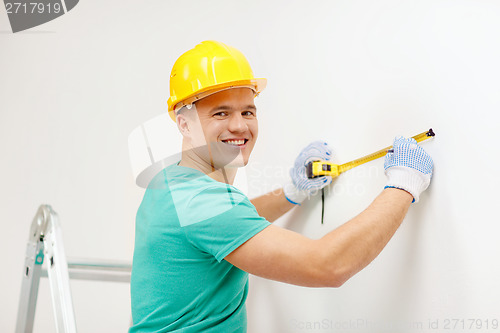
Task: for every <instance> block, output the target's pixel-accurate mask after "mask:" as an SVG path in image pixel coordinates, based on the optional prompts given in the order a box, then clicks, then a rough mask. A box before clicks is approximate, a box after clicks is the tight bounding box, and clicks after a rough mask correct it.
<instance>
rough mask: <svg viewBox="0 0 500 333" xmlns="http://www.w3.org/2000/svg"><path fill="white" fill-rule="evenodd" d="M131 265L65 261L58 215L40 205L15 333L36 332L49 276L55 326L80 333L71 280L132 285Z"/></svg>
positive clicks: (63, 331)
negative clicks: (37, 313) (42, 282)
mask: <svg viewBox="0 0 500 333" xmlns="http://www.w3.org/2000/svg"><path fill="white" fill-rule="evenodd" d="M131 271H132V264H131V263H130V262H124V261H96V260H92V261H89V260H70V261H69V262H68V261H66V255H65V253H64V246H63V241H62V232H61V227H60V224H59V220H58V217H57V214H56V213H55V212H54V211H53V210H52V207H50V206H49V205H41V206H40V207H39V208H38V211H37V213H36V215H35V218H34V219H33V222H32V223H31V228H30V234H29V238H28V245H27V248H26V258H25V264H24V268H23V282H22V285H21V298H20V301H19V309H18V313H17V324H16V333H26V332H32V331H33V324H34V319H35V310H36V301H37V296H38V286H39V284H40V278H41V277H48V279H49V283H50V292H51V298H52V306H53V310H54V316H55V325H56V330H57V332H58V333H73V332H77V330H76V322H75V314H74V309H73V301H72V298H71V289H70V283H69V281H70V278H71V279H81V280H94V281H113V282H127V283H128V282H130V274H131Z"/></svg>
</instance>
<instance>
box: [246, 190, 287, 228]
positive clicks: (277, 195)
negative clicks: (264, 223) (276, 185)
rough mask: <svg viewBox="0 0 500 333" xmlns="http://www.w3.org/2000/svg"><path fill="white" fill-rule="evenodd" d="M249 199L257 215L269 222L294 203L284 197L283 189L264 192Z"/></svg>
mask: <svg viewBox="0 0 500 333" xmlns="http://www.w3.org/2000/svg"><path fill="white" fill-rule="evenodd" d="M250 201H251V202H252V204H253V205H254V206H255V208H256V209H257V212H258V213H259V215H260V216H262V217H264V218H265V219H266V220H268V221H269V222H274V221H275V220H277V219H278V218H279V217H280V216H282V215H283V214H285V213H286V212H288V211H289V210H290V209H292V208H293V207H295V205H294V204H292V203H291V202H289V201H288V200H287V199H286V197H285V194H284V193H283V189H279V190H275V191H272V192H269V193H266V194H264V195H261V196H260V197H257V198H255V199H252V200H250Z"/></svg>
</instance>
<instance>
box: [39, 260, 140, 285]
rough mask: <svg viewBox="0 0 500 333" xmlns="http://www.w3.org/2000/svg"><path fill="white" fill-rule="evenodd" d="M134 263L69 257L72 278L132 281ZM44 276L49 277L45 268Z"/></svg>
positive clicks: (69, 269) (42, 274)
mask: <svg viewBox="0 0 500 333" xmlns="http://www.w3.org/2000/svg"><path fill="white" fill-rule="evenodd" d="M131 272H132V264H131V263H130V262H127V261H119V260H114V261H104V260H95V259H92V260H90V259H71V260H70V259H68V273H69V278H70V279H75V280H92V281H107V282H127V283H128V282H130V275H131ZM41 276H42V277H48V272H47V270H46V269H45V268H44V269H42V273H41Z"/></svg>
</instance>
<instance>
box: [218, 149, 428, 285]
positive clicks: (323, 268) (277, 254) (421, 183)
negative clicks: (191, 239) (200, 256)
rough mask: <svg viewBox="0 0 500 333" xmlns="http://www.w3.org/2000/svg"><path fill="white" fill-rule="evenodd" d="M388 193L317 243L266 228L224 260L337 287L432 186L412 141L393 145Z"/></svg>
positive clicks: (425, 156) (289, 278)
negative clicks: (421, 194)
mask: <svg viewBox="0 0 500 333" xmlns="http://www.w3.org/2000/svg"><path fill="white" fill-rule="evenodd" d="M385 168H386V174H387V176H388V183H387V186H386V189H384V190H383V191H382V193H381V194H380V195H379V196H378V197H377V198H376V199H375V200H374V202H373V203H372V204H371V205H370V206H369V207H368V208H367V209H366V210H364V211H363V212H362V213H361V214H359V215H358V216H356V217H355V218H353V219H352V220H350V221H348V222H347V223H345V224H343V225H342V226H340V227H339V228H337V229H335V230H333V231H332V232H330V233H328V234H327V235H325V236H324V237H322V238H321V239H318V240H312V239H309V238H307V237H304V236H302V235H300V234H298V233H295V232H292V231H289V230H285V229H282V228H279V227H276V226H272V225H271V226H269V227H267V228H266V229H264V230H263V231H261V232H260V233H258V234H257V235H255V236H254V237H252V238H251V239H250V240H248V241H247V242H246V243H244V244H243V245H241V246H240V247H239V248H237V249H236V250H234V251H233V252H232V253H230V254H229V255H228V256H226V258H225V259H226V260H227V261H228V262H230V263H232V264H233V265H235V266H237V267H239V268H241V269H242V270H245V271H247V272H249V273H251V274H254V275H258V276H261V277H264V278H268V279H272V280H277V281H282V282H286V283H291V284H296V285H301V286H310V287H339V286H341V285H342V284H343V283H344V282H345V281H347V280H348V279H349V278H350V277H351V276H353V275H354V274H356V273H357V272H359V271H360V270H361V269H363V268H364V267H365V266H366V265H368V264H369V263H370V262H371V261H372V260H373V259H374V258H376V257H377V255H378V254H379V253H380V252H381V251H382V249H383V248H384V247H385V245H386V244H387V242H388V241H389V240H390V239H391V237H392V236H393V235H394V233H395V232H396V230H397V229H398V227H399V225H400V224H401V222H402V220H403V219H404V216H405V215H406V213H407V210H408V207H409V206H410V204H411V202H412V200H415V201H418V198H419V195H420V193H421V192H422V191H424V190H425V189H426V188H427V186H428V185H429V183H430V178H431V175H432V159H431V158H430V156H429V155H428V154H427V153H425V151H423V149H422V148H420V147H418V146H417V144H416V143H414V142H411V141H409V140H407V141H404V140H403V141H395V142H394V153H391V154H388V156H387V157H386V163H385Z"/></svg>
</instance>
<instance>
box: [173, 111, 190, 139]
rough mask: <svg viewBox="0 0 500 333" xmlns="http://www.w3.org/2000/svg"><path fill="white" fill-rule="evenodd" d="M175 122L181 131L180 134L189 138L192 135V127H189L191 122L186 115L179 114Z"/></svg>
mask: <svg viewBox="0 0 500 333" xmlns="http://www.w3.org/2000/svg"><path fill="white" fill-rule="evenodd" d="M175 121H176V123H177V128H178V129H179V132H181V134H182V136H183V137H189V134H190V126H189V120H188V119H187V117H186V115H184V114H182V113H179V114H178V115H177V116H176V118H175Z"/></svg>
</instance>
